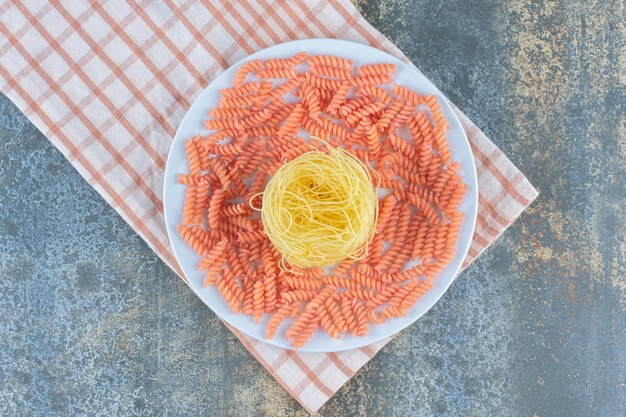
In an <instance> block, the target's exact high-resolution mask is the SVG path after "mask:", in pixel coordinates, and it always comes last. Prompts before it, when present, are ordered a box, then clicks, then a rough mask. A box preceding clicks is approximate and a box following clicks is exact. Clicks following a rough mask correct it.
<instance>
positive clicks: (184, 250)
mask: <svg viewBox="0 0 626 417" xmlns="http://www.w3.org/2000/svg"><path fill="white" fill-rule="evenodd" d="M301 51H306V52H308V53H310V54H313V55H316V54H321V55H337V56H342V57H346V58H349V59H351V60H353V61H354V63H355V64H356V65H363V64H370V63H376V62H388V63H392V64H395V65H396V66H397V73H396V75H395V76H394V82H396V83H399V84H402V85H404V86H406V87H409V88H411V89H412V90H414V91H416V92H418V93H420V94H423V95H425V94H435V95H437V96H438V97H440V98H442V100H440V103H441V104H442V110H443V113H444V116H445V117H446V118H447V119H448V121H449V122H450V130H449V131H448V132H447V138H448V141H449V142H450V149H451V151H452V156H453V160H458V161H459V162H460V164H461V167H462V170H461V174H462V175H463V180H464V181H465V183H466V184H467V185H468V191H467V194H466V195H465V197H464V198H463V201H462V202H461V207H460V210H461V211H462V212H463V213H464V214H465V219H464V221H463V225H462V227H461V231H460V234H459V239H458V242H457V251H456V256H455V257H454V259H453V261H452V262H451V263H450V265H449V266H448V267H447V268H446V269H444V270H443V271H442V272H441V274H440V275H439V276H438V277H437V278H436V279H435V280H434V283H433V284H434V285H433V288H432V289H431V290H430V291H428V292H427V293H426V294H425V295H424V296H422V297H421V298H420V299H419V300H418V301H417V302H416V303H415V305H414V306H413V307H412V308H411V310H410V311H409V313H408V314H407V315H406V316H405V317H401V318H395V319H389V320H387V321H386V322H384V323H382V324H378V325H375V324H372V325H370V330H369V334H368V335H367V336H363V337H353V336H343V337H342V338H341V339H339V340H336V339H332V338H331V337H329V336H328V335H327V334H325V333H324V332H320V331H318V332H316V333H315V334H314V335H313V337H312V338H311V339H310V340H309V342H308V343H307V344H306V345H305V346H304V347H303V348H302V349H300V350H301V351H305V352H337V351H343V350H347V349H354V348H358V347H361V346H365V345H368V344H371V343H374V342H377V341H379V340H382V339H384V338H386V337H389V336H392V335H394V334H395V333H397V332H399V331H401V330H402V329H404V328H405V327H407V326H408V325H410V324H411V323H413V322H414V321H415V320H417V319H418V318H420V317H421V316H422V315H423V314H424V313H426V312H427V311H428V310H429V309H430V308H431V307H432V306H433V305H434V304H435V303H436V302H437V300H439V298H441V296H442V295H443V293H444V292H445V291H446V290H447V289H448V287H449V286H450V284H451V283H452V281H454V278H455V276H456V274H457V273H458V271H459V269H460V268H461V264H462V262H463V260H464V259H465V256H466V255H467V251H468V249H469V245H470V243H471V240H472V235H473V233H474V225H475V223H476V212H477V203H478V188H477V180H476V167H475V166H474V158H473V156H472V151H471V149H470V145H469V142H468V141H467V137H466V136H465V132H464V131H463V129H462V127H461V123H460V122H459V120H458V119H457V117H456V116H455V115H454V112H453V111H452V109H451V108H450V106H449V105H448V104H447V101H446V100H445V99H443V94H441V92H440V91H439V90H437V88H436V87H435V86H434V85H433V84H432V83H431V82H430V81H428V79H426V77H424V76H423V75H421V74H420V73H419V72H417V71H416V70H415V69H414V68H412V67H411V66H409V65H407V64H406V63H404V62H402V61H400V60H399V59H398V58H395V57H393V56H392V55H389V54H387V53H386V52H383V51H380V50H378V49H375V48H372V47H370V46H367V45H362V44H358V43H354V42H348V41H343V40H337V39H306V40H298V41H292V42H286V43H283V44H280V45H275V46H272V47H269V48H266V49H263V50H262V51H259V52H257V53H255V54H252V55H250V56H248V57H247V58H245V59H243V60H241V61H239V62H238V63H237V64H235V65H233V66H232V67H230V68H229V69H227V70H226V71H224V72H223V73H222V74H220V75H219V76H218V77H217V78H216V79H215V80H213V82H212V83H211V84H210V85H209V86H208V87H207V88H206V89H205V90H204V91H203V92H202V93H201V94H200V95H199V96H198V98H197V99H196V101H195V102H194V103H193V105H192V106H191V108H190V109H189V111H188V112H187V114H186V115H185V117H184V118H183V121H182V122H181V124H180V126H179V128H178V131H177V132H176V137H175V138H174V142H173V143H172V148H171V150H170V154H169V157H168V159H167V167H166V169H165V183H164V189H163V201H164V210H165V222H166V226H167V233H168V235H169V238H170V242H171V244H172V249H173V251H174V255H175V256H176V259H177V261H178V263H179V265H180V267H181V268H182V270H183V272H184V273H185V276H186V277H187V279H188V280H189V282H190V283H191V287H192V288H193V290H194V292H195V293H196V294H197V295H198V297H200V299H201V300H202V301H203V302H204V303H205V304H206V305H208V306H209V307H210V308H211V309H212V310H213V311H214V312H215V313H216V314H217V315H218V316H219V317H220V318H221V319H223V320H224V321H226V322H227V323H228V324H230V325H231V326H233V327H234V328H236V329H237V330H239V331H241V332H243V333H245V334H247V335H249V336H252V337H254V338H256V339H259V340H262V341H264V342H266V343H269V344H271V345H275V346H279V347H282V348H286V349H292V347H291V346H290V344H289V341H288V340H286V339H284V338H283V335H284V332H285V327H286V326H284V325H283V326H281V328H280V329H279V331H278V333H277V334H276V336H275V337H274V339H271V340H267V339H265V335H264V334H265V325H266V324H267V321H268V320H269V315H267V314H266V315H265V316H264V317H263V320H262V321H261V323H260V324H255V323H254V322H253V321H252V318H251V317H249V316H246V315H244V314H232V313H231V311H230V309H229V308H228V306H227V305H226V303H225V302H224V300H223V299H222V297H221V296H220V295H219V293H218V292H217V290H216V288H215V287H214V286H211V287H209V288H204V286H203V283H202V282H203V278H204V273H203V272H201V271H200V270H199V269H198V267H197V265H198V262H199V261H200V259H201V258H200V257H199V256H198V255H197V254H196V253H195V252H194V251H193V250H192V249H191V248H190V247H189V246H187V244H186V243H185V242H184V241H183V240H182V238H181V237H180V235H179V234H178V231H177V230H176V226H177V225H178V224H179V222H180V220H181V218H182V210H183V202H184V197H185V189H186V187H185V186H184V185H180V184H178V183H177V180H176V174H178V173H188V172H189V171H188V169H187V160H186V157H185V149H184V145H185V141H186V140H187V139H189V138H191V137H193V136H195V135H197V134H198V133H203V134H206V133H208V131H206V130H205V129H204V125H203V121H204V120H205V119H206V118H207V116H208V111H209V109H211V108H212V107H214V106H216V105H217V103H218V100H219V91H220V90H221V89H223V88H226V87H229V86H231V83H232V80H233V77H234V75H235V72H236V71H237V69H238V68H239V67H240V66H241V65H242V64H243V63H245V62H247V61H250V60H252V59H258V58H261V59H267V58H281V57H289V56H292V55H294V54H296V53H298V52H301Z"/></svg>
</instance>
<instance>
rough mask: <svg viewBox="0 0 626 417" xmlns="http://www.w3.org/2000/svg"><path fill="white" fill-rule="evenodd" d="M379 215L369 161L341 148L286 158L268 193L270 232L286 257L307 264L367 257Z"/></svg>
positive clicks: (265, 200) (265, 203)
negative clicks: (364, 160) (367, 162)
mask: <svg viewBox="0 0 626 417" xmlns="http://www.w3.org/2000/svg"><path fill="white" fill-rule="evenodd" d="M329 148H330V147H329ZM377 216H378V195H377V191H376V190H375V188H374V186H373V185H372V178H371V177H370V174H369V171H368V169H367V167H366V166H365V165H364V164H363V162H361V161H359V160H357V159H355V158H354V157H352V156H351V155H350V154H348V153H347V152H345V151H343V150H342V149H338V148H330V151H329V153H323V152H319V151H312V152H307V153H305V154H302V155H300V156H299V157H298V158H296V159H294V160H293V161H291V162H288V163H286V164H285V165H283V166H282V167H281V168H280V169H279V170H278V171H276V174H275V175H274V177H273V178H272V179H271V180H270V182H269V183H268V184H267V187H266V189H265V191H264V193H263V207H262V211H261V217H262V221H263V227H264V229H265V233H266V234H267V236H268V237H269V239H270V240H271V242H272V243H273V244H274V245H275V246H276V248H277V249H278V250H279V251H280V253H281V254H282V255H283V263H284V262H287V263H289V264H291V265H296V266H299V267H302V268H312V267H319V266H328V265H332V264H334V263H336V262H338V261H341V260H344V259H354V260H358V259H363V258H365V257H366V256H367V243H369V242H370V241H371V239H372V238H373V237H374V232H375V229H376V218H377Z"/></svg>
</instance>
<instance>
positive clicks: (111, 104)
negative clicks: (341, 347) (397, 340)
mask: <svg viewBox="0 0 626 417" xmlns="http://www.w3.org/2000/svg"><path fill="white" fill-rule="evenodd" d="M0 32H1V34H2V36H0V90H1V91H2V92H3V93H4V94H5V95H7V96H8V97H9V98H10V99H11V100H12V101H13V102H15V104H16V105H17V106H18V107H19V108H20V109H21V110H22V111H23V112H24V114H25V115H26V116H27V117H28V118H29V119H30V120H31V121H32V122H33V123H34V124H35V126H37V128H38V129H39V130H41V131H42V132H43V133H44V134H45V135H46V136H47V137H48V138H49V139H50V140H51V141H52V143H54V145H55V146H57V147H58V148H59V149H60V150H61V152H63V154H64V155H65V157H66V158H67V159H68V160H69V161H70V162H71V163H72V165H74V167H75V168H76V169H77V170H78V171H79V172H80V174H81V175H82V176H83V177H85V179H86V180H87V181H88V182H89V184H91V185H92V186H93V187H94V188H95V189H96V190H97V191H98V192H99V193H100V194H101V195H102V196H103V197H104V198H105V199H106V201H108V202H109V204H110V205H111V206H112V207H113V208H114V209H115V210H116V211H117V212H118V213H119V214H120V215H121V216H122V217H123V218H124V219H125V220H126V221H127V222H128V223H129V224H130V225H131V226H132V227H133V228H134V229H135V230H136V231H137V233H139V234H140V235H141V237H142V238H143V239H145V241H146V242H147V243H148V244H149V245H150V247H151V248H152V249H154V251H155V252H156V253H157V254H158V255H159V256H160V257H161V258H162V259H163V261H165V262H166V263H167V264H168V265H169V266H170V267H171V268H172V269H173V270H175V271H176V272H178V274H179V275H180V277H181V278H182V279H183V280H184V279H185V277H184V276H183V275H182V273H181V272H180V269H179V268H178V266H177V263H176V260H175V259H174V256H173V255H172V252H171V250H170V246H169V242H168V238H167V234H166V231H165V223H164V221H163V202H162V200H161V190H162V185H163V174H164V169H165V161H166V157H167V154H168V151H169V148H170V144H171V141H172V138H173V137H174V133H175V132H176V128H177V126H178V124H179V123H180V121H181V119H182V117H183V116H184V114H185V112H186V111H187V109H188V108H189V106H190V105H191V103H192V102H193V100H194V99H195V97H196V96H197V95H198V94H199V93H200V92H201V91H202V90H203V89H204V88H205V87H206V86H207V84H208V83H209V82H210V81H211V80H212V79H213V78H214V77H215V76H216V75H217V74H219V73H220V72H221V71H222V70H223V69H225V68H227V67H229V66H230V65H232V64H233V63H235V62H237V61H238V60H239V59H241V58H243V57H244V56H246V55H248V54H250V53H252V52H254V51H257V50H259V49H262V48H265V47H267V46H269V45H273V44H276V43H280V42H284V41H288V40H292V39H300V38H316V37H328V38H342V39H347V40H352V41H356V42H361V43H367V44H370V45H372V46H374V47H376V48H379V49H382V50H385V51H388V52H390V53H391V54H393V55H395V56H398V57H400V58H401V59H404V60H405V61H407V62H408V59H407V58H406V57H405V56H404V55H403V54H402V53H401V52H400V51H399V50H398V48H396V47H395V46H394V45H393V44H392V43H391V42H390V41H389V40H388V39H386V38H385V37H384V36H383V35H382V34H380V33H379V32H378V31H376V30H375V29H374V28H372V27H371V26H370V25H369V24H368V23H367V21H366V20H365V19H364V18H363V17H362V16H361V15H360V14H359V13H358V11H357V10H356V9H355V8H354V7H353V6H352V4H351V3H349V2H348V1H347V0H341V1H334V0H330V1H329V0H314V1H304V0H291V1H281V2H272V1H269V0H240V1H232V0H224V1H219V2H218V1H204V2H200V1H181V4H178V3H175V2H174V0H163V1H152V0H145V1H143V2H140V3H139V4H136V3H135V2H131V1H128V2H126V1H124V0H112V1H108V2H104V4H95V5H90V4H89V2H61V1H58V0H57V1H52V2H48V1H43V0H42V1H29V2H21V1H19V0H15V1H4V2H0ZM455 111H456V113H457V115H458V116H459V118H460V119H461V122H462V124H463V127H464V129H465V130H466V132H467V136H468V137H469V140H470V142H471V145H472V149H473V151H474V156H475V158H476V165H477V170H478V182H479V191H480V196H479V210H478V212H479V214H478V223H477V225H476V232H475V235H474V240H473V242H472V245H471V248H470V251H469V254H468V257H467V259H466V260H465V264H464V267H466V266H467V265H468V264H470V263H471V262H472V261H473V260H474V259H476V257H477V256H478V255H479V254H480V253H481V252H482V251H483V250H485V249H486V248H487V247H488V246H489V245H490V244H491V243H492V242H493V241H494V240H495V239H496V238H497V237H498V236H499V235H500V234H501V233H502V232H503V231H504V230H505V229H506V228H507V227H508V226H509V225H510V224H511V223H512V222H513V221H514V220H515V218H516V217H517V216H518V215H519V214H520V213H521V212H522V211H523V210H524V208H525V207H526V206H528V205H529V204H530V202H531V201H532V200H533V199H534V198H535V197H536V196H537V192H536V191H535V189H534V188H533V187H532V185H531V184H530V183H529V182H528V181H527V180H526V178H525V177H524V175H523V174H522V173H521V172H520V171H519V170H518V169H517V168H516V167H515V166H514V165H513V164H512V163H511V162H510V161H509V160H508V159H507V158H506V156H505V155H504V154H503V153H502V152H501V151H500V150H499V149H498V148H497V147H496V146H495V145H494V144H493V143H492V142H491V141H490V140H489V139H488V138H487V137H486V136H485V135H484V134H483V133H482V132H481V131H480V130H479V129H478V128H477V127H476V126H475V125H474V124H473V123H472V122H471V121H470V120H468V119H467V117H465V116H464V115H463V113H461V112H460V111H459V110H457V109H455ZM231 330H233V332H234V333H235V335H236V336H237V337H238V338H239V339H240V340H241V341H242V343H243V344H244V345H245V346H246V347H247V348H248V349H249V350H250V352H252V354H253V355H254V356H255V357H256V358H257V359H258V360H259V361H260V362H261V363H262V364H263V365H264V366H265V367H266V368H267V370H268V371H269V372H270V373H271V374H272V375H273V376H274V377H275V378H276V379H277V380H278V381H279V382H280V383H281V384H282V385H283V386H284V387H285V388H286V389H287V391H289V393H291V395H293V396H294V397H295V398H296V399H297V400H298V401H299V402H300V403H301V404H302V405H303V406H304V407H305V408H306V409H307V410H308V411H309V412H314V411H315V410H317V409H318V408H319V407H321V406H322V404H324V402H326V401H327V400H328V399H329V398H330V397H331V396H332V395H333V394H334V393H335V392H336V391H337V390H338V389H339V387H340V386H341V385H343V384H344V383H345V382H346V381H347V380H349V379H350V378H351V377H352V376H353V375H354V373H355V372H356V371H357V370H358V369H359V368H360V367H361V366H363V365H364V364H365V363H366V362H367V361H369V360H370V359H372V357H373V356H374V355H375V354H376V352H377V351H378V350H379V349H380V348H381V347H382V346H384V345H385V343H386V342H387V341H382V342H379V343H376V344H373V345H370V346H367V347H364V348H360V349H355V350H352V351H347V352H341V353H330V354H324V353H303V352H294V351H290V350H283V349H279V348H276V347H273V346H269V345H267V344H265V343H263V342H259V341H256V340H253V339H250V338H248V337H246V336H244V335H242V334H241V333H239V332H237V331H236V330H234V329H231Z"/></svg>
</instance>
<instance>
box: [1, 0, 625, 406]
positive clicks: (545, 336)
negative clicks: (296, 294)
mask: <svg viewBox="0 0 626 417" xmlns="http://www.w3.org/2000/svg"><path fill="white" fill-rule="evenodd" d="M357 6H358V7H359V8H360V10H361V11H362V12H363V14H364V15H365V17H366V18H367V19H368V20H369V21H370V22H371V23H372V24H373V25H374V26H375V27H376V28H378V29H379V30H381V31H382V32H383V33H384V34H385V35H387V36H388V37H389V38H390V39H391V40H392V41H393V42H395V43H396V44H397V45H398V46H399V47H400V48H401V49H402V50H403V51H404V52H405V53H406V54H407V55H408V56H409V57H410V58H411V59H412V60H413V62H414V63H415V64H416V65H417V66H418V67H419V68H420V69H421V70H422V71H423V72H424V73H425V74H426V75H427V76H428V77H430V79H431V80H432V81H433V82H434V83H435V84H436V85H438V86H439V87H440V88H441V90H443V92H444V93H446V94H447V95H448V96H449V97H450V99H451V100H452V101H454V102H455V103H456V104H457V105H458V106H459V107H460V108H461V109H462V110H463V111H465V112H466V114H467V115H468V116H469V117H470V118H471V119H472V120H474V122H476V124H477V125H478V126H479V127H481V128H482V129H483V130H484V131H485V133H487V135H489V136H490V137H491V138H492V140H493V141H494V142H495V143H496V144H497V145H498V146H500V147H501V148H502V150H503V151H504V152H505V153H506V154H507V155H508V156H509V157H510V158H511V160H512V161H513V162H514V163H515V164H517V165H518V166H519V167H520V169H522V170H523V171H524V172H525V173H526V175H527V176H528V177H529V178H530V180H531V181H532V182H533V184H535V185H536V187H537V188H538V189H539V191H540V192H541V195H540V196H539V199H538V200H537V201H536V202H535V203H534V204H533V205H532V206H531V207H530V208H529V209H528V210H527V211H526V212H525V213H524V214H523V215H522V216H521V217H520V218H519V220H518V221H517V222H516V223H515V225H514V226H513V227H512V228H511V229H509V230H508V231H507V232H506V233H505V234H504V236H502V238H501V239H500V240H498V242H497V243H496V244H495V245H493V246H492V247H491V248H490V249H489V250H488V251H487V252H486V253H485V254H483V255H482V256H481V257H480V259H479V260H478V261H477V262H476V263H475V264H474V265H473V266H472V267H471V268H469V269H468V270H467V271H466V272H464V273H463V274H462V275H461V277H460V278H459V279H458V280H457V282H456V283H455V284H454V285H453V286H452V287H451V289H450V291H448V293H447V294H446V295H445V296H444V297H443V298H442V300H441V301H440V302H439V303H438V304H437V305H436V306H435V307H434V308H433V309H432V310H431V311H430V312H429V313H428V314H427V315H426V316H425V317H423V318H422V319H421V320H419V321H418V322H417V323H416V324H414V325H413V326H411V327H410V328H409V329H407V330H405V331H404V332H402V334H401V335H400V336H399V337H397V338H396V339H395V340H394V341H393V342H391V343H389V344H388V345H387V346H386V347H385V348H384V349H383V350H382V351H381V352H380V353H379V355H378V356H377V357H376V358H375V359H374V360H372V361H371V362H370V363H369V364H368V365H367V366H365V367H364V368H363V369H362V370H361V371H360V372H359V373H358V374H357V375H356V377H355V378H353V379H352V380H351V381H350V382H349V383H348V384H346V385H345V386H344V387H343V388H342V389H341V390H340V391H339V392H338V393H337V395H336V396H335V397H333V398H332V399H331V400H330V401H329V402H328V403H327V404H326V405H325V406H324V407H323V408H322V409H321V410H320V412H319V414H320V415H324V416H354V415H369V416H383V415H385V416H409V415H410V416H433V415H438V416H541V417H543V416H566V417H570V416H571V417H573V416H623V415H624V414H625V413H626V405H625V402H626V400H625V397H626V396H625V387H624V379H625V369H624V367H625V362H626V359H625V352H626V340H625V332H624V330H625V325H626V320H625V317H626V314H625V297H624V296H625V290H626V280H625V278H624V277H625V275H626V270H625V251H626V245H625V243H624V234H625V228H624V218H625V214H626V213H625V208H624V203H625V198H626V190H625V188H624V184H625V183H626V175H625V170H624V168H625V164H626V162H625V161H626V146H625V145H626V143H625V137H626V127H625V123H626V110H625V102H626V100H625V99H626V97H625V87H626V75H625V73H626V65H625V64H626V44H625V41H626V31H625V29H624V21H625V19H626V15H625V11H624V5H623V3H622V2H620V1H584V0H571V1H561V2H548V1H526V2H519V1H502V2H501V1H464V0H450V1H424V0H412V1H411V0H384V1H380V2H377V1H374V0H360V1H358V4H357ZM306 414H307V413H306V412H305V411H304V410H303V409H302V408H301V407H300V406H299V404H298V403H297V402H296V401H295V400H293V399H292V398H291V397H290V396H289V394H288V393H287V392H286V391H284V390H283V388H282V387H281V386H280V385H279V384H278V383H277V382H276V381H274V379H273V378H272V377H271V376H270V375H269V374H268V373H267V372H266V371H265V370H264V369H263V367H262V366H261V365H260V364H259V363H258V362H257V361H256V360H255V359H254V358H253V357H252V356H251V355H250V354H249V353H248V352H247V351H246V350H245V348H244V347H243V346H242V345H241V344H240V343H239V342H238V341H237V340H236V339H235V337H234V336H232V335H231V333H230V332H229V331H228V330H227V329H226V328H225V327H224V326H223V325H222V324H221V323H220V322H219V321H218V319H217V318H216V316H215V315H214V314H213V313H212V312H211V311H210V310H209V309H208V308H207V307H205V306H204V305H203V304H202V303H201V302H200V300H199V299H198V298H197V297H196V296H194V295H193V293H192V292H191V291H190V290H189V289H188V288H187V287H186V286H185V285H184V284H183V282H182V281H181V280H180V279H178V278H177V277H176V275H175V274H174V273H173V272H172V271H170V270H169V269H168V268H167V267H166V266H165V265H164V264H162V263H161V262H160V261H159V260H158V259H157V257H156V255H155V254H154V253H152V252H151V250H150V249H149V248H148V247H147V246H146V245H145V244H144V243H143V242H142V241H141V239H140V238H139V237H138V236H137V235H135V233H134V232H133V231H132V230H131V229H130V227H128V226H127V225H126V224H125V223H124V221H122V219H121V218H120V217H118V215H117V214H116V213H115V212H114V211H113V210H112V209H111V208H110V207H109V206H108V205H107V204H106V203H105V202H104V201H103V200H102V199H101V198H100V196H98V194H96V192H95V191H94V190H93V189H91V188H90V187H89V186H88V185H87V183H86V182H85V181H84V180H83V179H82V178H81V177H80V176H79V175H78V173H77V172H76V171H74V169H73V168H72V167H71V166H70V164H69V163H67V162H66V161H65V160H64V158H63V157H62V155H61V154H60V153H59V152H58V151H57V150H56V149H55V148H54V147H53V146H52V145H51V144H50V143H49V142H48V141H47V140H46V139H45V137H43V136H42V134H41V133H40V132H38V131H37V130H36V129H35V128H34V127H33V126H32V125H31V124H30V123H29V122H28V120H26V119H25V118H24V116H23V115H22V114H21V113H20V112H19V111H18V110H17V109H16V108H15V106H14V105H13V104H11V103H10V102H9V100H8V99H6V97H3V96H0V415H6V416H55V415H59V416H78V415H90V416H100V415H101V416H113V415H119V416H128V415H141V416H144V415H145V416H148V415H172V416H174V415H181V416H182V415H194V416H196V415H210V416H292V415H298V416H304V415H306Z"/></svg>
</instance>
